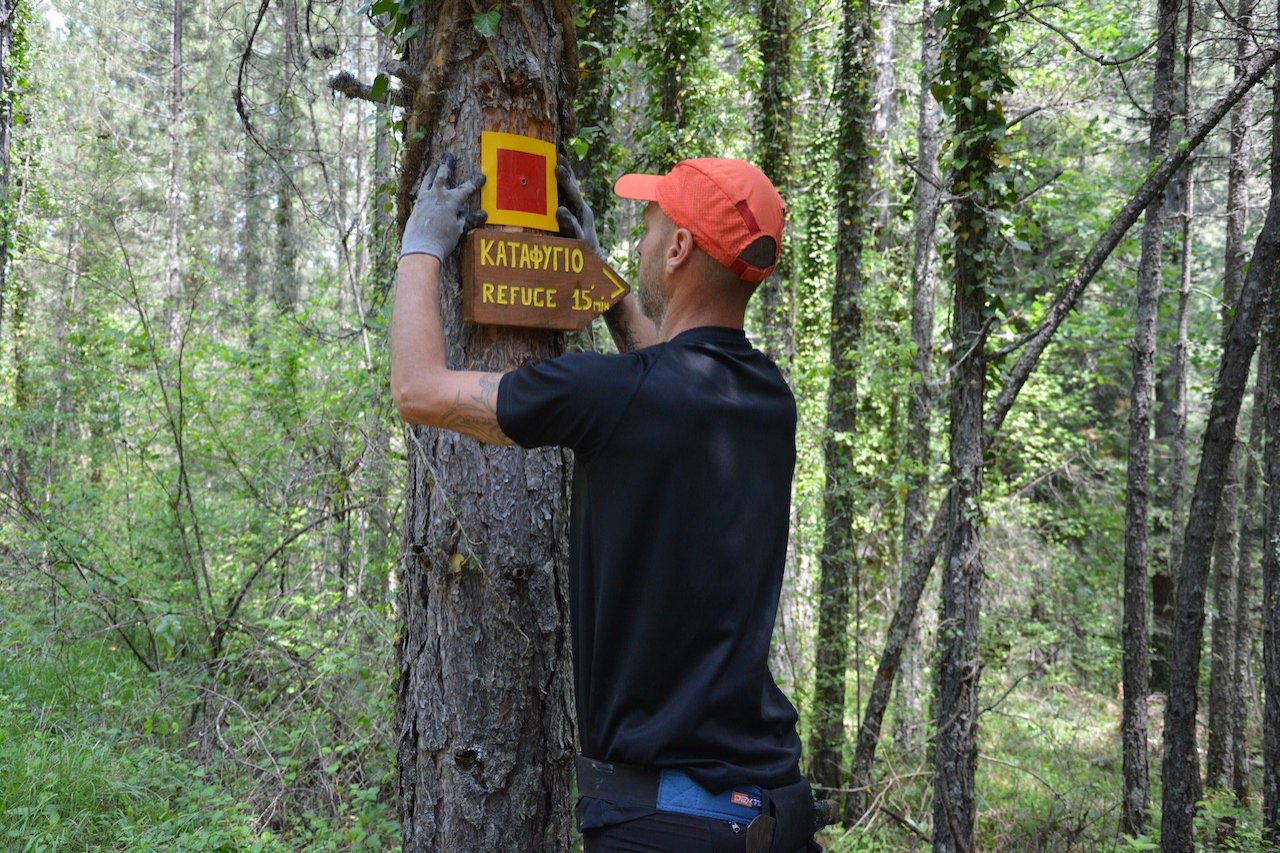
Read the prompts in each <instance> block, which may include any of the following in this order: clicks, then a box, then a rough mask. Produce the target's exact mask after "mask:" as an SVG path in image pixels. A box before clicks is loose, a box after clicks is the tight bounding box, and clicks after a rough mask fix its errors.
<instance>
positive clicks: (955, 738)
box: [933, 0, 1005, 853]
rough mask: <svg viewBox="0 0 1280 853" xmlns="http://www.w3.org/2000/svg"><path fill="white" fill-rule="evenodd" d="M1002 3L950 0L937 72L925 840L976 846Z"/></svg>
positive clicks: (940, 847)
mask: <svg viewBox="0 0 1280 853" xmlns="http://www.w3.org/2000/svg"><path fill="white" fill-rule="evenodd" d="M997 5H998V4H994V3H993V4H985V3H972V2H965V1H964V0H958V1H957V2H955V3H954V4H953V8H952V9H951V10H950V11H951V15H950V17H949V20H948V22H947V25H946V27H945V29H944V35H943V48H942V51H943V52H942V57H943V69H944V70H943V77H944V78H945V79H947V80H948V81H951V82H952V84H953V85H954V93H953V94H952V95H950V96H949V99H950V110H949V111H950V113H951V115H952V116H953V117H954V130H953V134H952V139H951V142H952V151H953V158H952V161H951V166H950V173H949V176H948V178H949V185H950V188H951V193H952V195H953V201H952V223H951V225H952V243H951V246H950V251H951V262H952V293H953V297H952V321H951V324H952V331H951V344H952V351H951V360H950V371H951V405H950V415H951V425H950V428H951V442H950V459H949V474H950V479H951V484H952V485H951V497H950V501H949V508H950V512H949V518H948V521H947V528H948V550H947V557H946V560H945V562H944V564H943V575H942V614H941V617H940V619H939V621H938V694H937V718H936V719H937V730H936V733H935V740H934V776H933V849H934V850H935V851H938V853H952V852H953V851H971V850H973V849H974V826H975V822H976V819H977V802H976V797H975V787H974V777H975V772H976V764H977V758H978V684H979V678H980V676H981V673H982V652H981V649H980V648H979V644H978V641H979V637H980V631H981V626H980V613H981V606H982V599H981V596H982V484H983V415H982V413H983V405H984V403H985V397H986V371H987V362H986V358H985V349H986V336H987V316H988V311H989V309H988V306H987V299H988V295H989V294H992V293H998V292H999V290H998V288H999V287H1000V277H999V274H998V273H996V272H995V270H996V269H997V268H998V267H999V266H1000V263H1001V262H1000V260H999V259H997V258H996V246H997V237H998V234H999V225H998V224H997V223H998V219H997V217H998V215H999V210H1000V209H1001V207H1002V206H1003V204H1004V199H1003V197H1002V194H1001V191H999V190H998V189H996V185H995V182H994V181H993V180H992V179H993V178H994V177H995V176H996V174H997V172H998V166H997V160H998V157H999V150H1000V148H999V141H998V139H999V136H1000V135H1001V134H1002V133H1003V130H1004V126H1005V122H1004V116H1003V114H1002V112H1001V107H1000V103H999V101H998V100H996V99H997V98H998V97H999V95H1000V94H1001V93H1002V92H1003V91H1004V84H1003V83H1002V78H1003V76H1004V72H1003V70H1002V59H1001V29H1000V26H999V25H998V23H997V21H998V19H999V13H998V11H997Z"/></svg>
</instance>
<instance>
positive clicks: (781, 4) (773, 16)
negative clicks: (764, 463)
mask: <svg viewBox="0 0 1280 853" xmlns="http://www.w3.org/2000/svg"><path fill="white" fill-rule="evenodd" d="M759 22H760V58H761V66H762V67H761V74H760V136H759V139H758V152H759V154H758V158H759V165H760V171H762V172H764V173H765V174H766V175H768V176H769V180H771V181H773V184H774V186H776V187H777V188H778V192H779V193H781V194H782V197H783V198H784V199H785V198H786V197H787V189H788V186H789V185H790V183H791V122H792V116H793V115H794V112H795V110H794V109H793V108H792V94H791V88H792V87H791V0H760V6H759ZM784 239H785V238H784ZM755 298H756V300H757V301H758V302H759V304H760V321H761V322H760V331H761V349H762V350H763V351H764V353H765V354H766V355H768V356H769V357H770V358H772V359H773V360H774V361H776V362H777V363H778V366H779V367H780V368H782V371H783V373H784V374H786V375H790V373H791V360H792V358H793V357H794V356H795V334H794V329H793V328H792V326H793V324H794V321H795V305H794V304H793V294H792V291H791V253H790V252H785V251H784V252H783V253H782V258H781V259H780V260H779V262H778V268H777V269H776V270H774V273H773V275H771V276H769V277H768V278H767V279H765V280H764V281H763V282H762V283H761V284H760V287H759V289H758V290H757V292H756V297H755Z"/></svg>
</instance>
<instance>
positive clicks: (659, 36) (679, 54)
mask: <svg viewBox="0 0 1280 853" xmlns="http://www.w3.org/2000/svg"><path fill="white" fill-rule="evenodd" d="M648 4H649V20H648V30H649V32H648V36H649V37H648V38H646V39H643V40H642V41H641V43H640V45H639V49H638V53H639V54H640V63H641V67H642V68H645V69H646V70H647V73H648V80H649V85H650V92H649V105H648V110H647V118H648V119H649V126H648V128H647V129H646V130H645V132H644V133H643V134H642V135H641V139H642V146H643V148H644V159H645V164H646V166H647V167H648V168H651V169H654V170H657V171H660V172H665V171H667V170H668V169H670V168H671V167H672V166H674V165H675V164H676V163H677V162H678V161H680V160H683V159H684V158H686V157H693V156H700V155H699V153H698V149H699V148H700V146H702V145H704V144H706V142H707V140H702V139H691V138H689V137H690V134H689V133H688V130H689V128H690V127H692V126H693V120H694V118H695V112H696V110H697V108H698V105H699V103H700V101H701V94H702V93H701V92H700V91H699V90H698V86H697V81H696V78H695V75H696V72H697V69H698V68H699V66H700V63H702V62H703V61H704V60H705V58H706V54H707V50H708V47H709V38H710V36H709V34H710V29H709V28H708V27H706V25H705V17H706V14H707V11H708V9H707V6H708V2H707V0H648Z"/></svg>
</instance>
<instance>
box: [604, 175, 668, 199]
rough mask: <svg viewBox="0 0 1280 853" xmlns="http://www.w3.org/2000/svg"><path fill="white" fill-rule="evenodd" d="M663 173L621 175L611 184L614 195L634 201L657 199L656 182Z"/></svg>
mask: <svg viewBox="0 0 1280 853" xmlns="http://www.w3.org/2000/svg"><path fill="white" fill-rule="evenodd" d="M664 177H665V176H664V175H623V176H622V177H621V178H618V182H617V183H616V184H614V185H613V192H614V195H617V196H619V197H621V198H630V199H635V200H636V201H657V200H658V184H659V183H661V181H662V179H663V178H664Z"/></svg>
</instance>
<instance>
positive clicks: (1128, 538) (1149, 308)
mask: <svg viewBox="0 0 1280 853" xmlns="http://www.w3.org/2000/svg"><path fill="white" fill-rule="evenodd" d="M1180 8H1181V3H1180V0H1159V2H1158V13H1157V26H1158V28H1159V36H1158V39H1157V48H1156V67H1155V81H1154V83H1153V90H1154V91H1153V95H1152V107H1151V135H1150V141H1149V143H1148V149H1147V151H1148V153H1147V159H1148V162H1150V163H1152V164H1155V163H1158V162H1160V160H1161V159H1162V158H1163V157H1164V156H1165V154H1166V152H1167V151H1168V148H1169V135H1170V126H1171V124H1172V119H1173V68H1174V50H1175V48H1176V45H1177V34H1178V10H1179V9H1180ZM1164 230H1165V216H1164V197H1163V196H1162V195H1161V196H1157V197H1156V198H1155V199H1154V200H1153V201H1152V202H1151V203H1150V204H1149V205H1148V206H1147V210H1146V214H1145V218H1144V220H1143V226H1142V253H1141V257H1140V259H1139V261H1138V295H1137V309H1136V311H1135V316H1134V330H1133V345H1132V352H1133V384H1132V387H1131V388H1130V392H1129V459H1128V467H1127V472H1126V487H1125V525H1124V527H1125V536H1124V632H1123V633H1124V640H1123V642H1124V665H1123V669H1124V675H1123V679H1124V709H1123V713H1122V722H1121V741H1122V744H1123V758H1124V797H1123V799H1122V803H1123V804H1122V807H1121V817H1120V826H1121V829H1122V830H1123V831H1124V832H1125V833H1127V834H1129V835H1141V834H1142V832H1143V830H1144V828H1145V826H1146V821H1147V812H1146V809H1147V798H1148V793H1147V690H1148V686H1147V683H1148V679H1149V672H1148V661H1147V654H1148V651H1147V647H1148V644H1149V642H1150V641H1149V638H1148V629H1147V566H1148V563H1149V560H1150V554H1149V548H1148V542H1147V527H1148V521H1147V505H1148V501H1149V497H1150V459H1151V407H1152V399H1153V397H1154V389H1155V353H1156V318H1157V315H1158V305H1159V298H1160V279H1161V269H1162V266H1163V264H1162V261H1163V258H1162V255H1163V249H1164Z"/></svg>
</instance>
